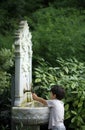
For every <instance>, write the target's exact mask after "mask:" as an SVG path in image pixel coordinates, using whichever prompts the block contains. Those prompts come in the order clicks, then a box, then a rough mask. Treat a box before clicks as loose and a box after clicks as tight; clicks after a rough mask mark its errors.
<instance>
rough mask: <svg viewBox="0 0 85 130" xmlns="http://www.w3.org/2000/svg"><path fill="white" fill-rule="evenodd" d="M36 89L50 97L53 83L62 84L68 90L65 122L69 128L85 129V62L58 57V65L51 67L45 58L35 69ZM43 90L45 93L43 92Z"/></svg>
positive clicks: (39, 93)
mask: <svg viewBox="0 0 85 130" xmlns="http://www.w3.org/2000/svg"><path fill="white" fill-rule="evenodd" d="M34 76H35V81H34V86H35V87H34V89H35V91H36V93H37V94H38V95H40V96H42V97H44V98H46V99H48V97H49V95H48V90H49V89H50V86H51V85H52V84H61V85H62V86H64V88H65V90H66V96H65V100H64V102H65V124H66V126H67V129H77V130H80V129H81V130H84V129H85V117H84V113H85V109H84V107H85V64H84V63H82V62H78V61H77V60H76V59H75V58H72V59H67V60H63V59H62V58H60V59H57V61H56V67H51V65H49V64H48V63H47V62H46V61H45V60H44V59H41V60H39V65H38V67H37V68H35V70H34ZM42 92H43V93H42Z"/></svg>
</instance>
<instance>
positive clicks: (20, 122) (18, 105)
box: [12, 21, 49, 130]
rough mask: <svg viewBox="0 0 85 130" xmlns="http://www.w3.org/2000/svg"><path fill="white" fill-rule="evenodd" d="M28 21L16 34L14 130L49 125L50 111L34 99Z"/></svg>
mask: <svg viewBox="0 0 85 130" xmlns="http://www.w3.org/2000/svg"><path fill="white" fill-rule="evenodd" d="M31 38H32V36H31V33H30V31H29V27H28V24H27V21H21V22H20V25H19V29H18V30H17V32H16V33H15V44H14V45H15V85H14V90H13V91H14V93H15V94H14V103H13V106H12V130H40V125H42V124H46V123H48V118H49V109H48V107H47V106H44V105H43V104H42V103H39V102H37V101H34V100H33V99H32V93H31V86H32V42H31Z"/></svg>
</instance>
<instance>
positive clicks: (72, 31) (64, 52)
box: [28, 7, 85, 65]
mask: <svg viewBox="0 0 85 130" xmlns="http://www.w3.org/2000/svg"><path fill="white" fill-rule="evenodd" d="M84 19H85V17H84V11H83V10H82V11H80V10H77V9H73V8H64V9H63V8H60V9H55V8H53V7H48V8H44V9H41V10H38V11H36V12H35V13H33V15H32V16H31V20H30V19H28V23H29V25H30V26H31V29H32V30H33V31H32V35H33V39H32V40H33V52H34V55H36V56H38V55H40V56H41V57H43V58H44V59H45V60H46V61H48V62H50V63H51V64H52V65H55V59H56V58H57V57H63V58H71V57H73V56H75V57H76V58H77V59H79V60H85V59H84V48H83V45H84V41H85V36H84V35H85V31H84V30H85V27H84ZM43 52H44V53H43Z"/></svg>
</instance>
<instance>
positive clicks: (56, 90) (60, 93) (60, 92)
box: [51, 85, 65, 100]
mask: <svg viewBox="0 0 85 130" xmlns="http://www.w3.org/2000/svg"><path fill="white" fill-rule="evenodd" d="M51 92H52V93H53V94H56V98H57V99H59V100H61V99H63V98H64V96H65V90H64V88H63V87H61V86H60V85H52V86H51Z"/></svg>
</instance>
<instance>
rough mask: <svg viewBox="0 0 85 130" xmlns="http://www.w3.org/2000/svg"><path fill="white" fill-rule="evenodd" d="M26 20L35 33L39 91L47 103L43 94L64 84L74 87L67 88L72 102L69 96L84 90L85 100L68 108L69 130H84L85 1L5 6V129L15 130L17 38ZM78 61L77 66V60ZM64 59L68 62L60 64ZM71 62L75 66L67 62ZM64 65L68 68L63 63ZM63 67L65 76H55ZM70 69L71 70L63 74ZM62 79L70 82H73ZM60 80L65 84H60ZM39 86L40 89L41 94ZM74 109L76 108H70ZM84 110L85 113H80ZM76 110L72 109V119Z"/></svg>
mask: <svg viewBox="0 0 85 130" xmlns="http://www.w3.org/2000/svg"><path fill="white" fill-rule="evenodd" d="M21 20H27V21H28V25H29V27H30V31H31V33H32V43H33V84H34V86H36V87H35V91H36V90H37V93H38V94H39V95H41V96H42V97H45V98H48V95H47V93H46V94H45V92H44V95H42V94H41V93H42V91H44V90H46V89H48V86H49V85H50V84H52V83H55V82H58V80H59V81H60V83H61V84H64V85H66V84H65V82H66V83H67V84H69V85H66V86H67V87H66V88H65V89H66V90H67V97H68V96H71V95H69V91H70V92H73V93H75V92H74V90H75V91H78V90H79V91H80V88H79V85H80V86H82V87H81V88H82V89H81V90H82V91H80V95H79V94H77V95H76V96H77V97H76V99H75V101H74V102H72V100H73V98H72V97H71V98H70V99H69V100H66V102H65V109H66V117H65V124H66V126H67V125H68V129H74V130H75V129H78V130H80V129H81V130H84V129H85V119H84V117H83V113H84V111H83V108H84V107H85V104H84V101H85V99H84V98H83V97H82V95H84V92H85V90H84V78H85V68H84V63H85V56H84V53H85V0H0V108H1V109H0V123H1V125H0V129H2V130H10V120H11V111H10V110H11V94H10V93H11V92H10V91H11V77H12V75H13V74H14V48H13V44H14V33H15V31H16V30H17V29H18V25H19V22H20V21H21ZM73 57H75V59H76V60H73ZM58 58H60V59H62V60H59V61H58V60H57V59H58ZM67 59H70V60H69V61H67ZM43 60H44V62H43ZM60 61H62V62H61V63H60ZM66 61H67V62H66ZM74 62H75V63H74ZM44 63H46V64H44ZM65 63H67V64H65ZM70 63H71V64H70ZM68 65H69V66H70V68H72V69H70V68H69V66H68ZM60 66H62V68H61V70H62V71H59V72H58V75H56V76H55V73H57V71H56V69H55V68H56V67H60ZM64 66H67V67H66V68H64V69H63V67H64ZM72 66H73V67H72ZM50 67H51V69H50ZM79 67H80V68H79ZM45 72H47V73H45ZM37 73H38V74H39V75H37ZM42 73H43V74H44V75H43V77H42ZM37 76H38V77H37ZM39 76H40V77H39ZM52 76H53V77H52ZM62 76H63V77H64V78H65V77H66V78H67V79H68V81H69V82H67V81H66V80H65V79H63V78H62ZM70 76H73V79H76V81H75V82H74V81H71V82H70V79H69V77H70ZM54 77H58V78H59V79H58V80H57V79H56V80H54V79H55V78H54ZM80 77H81V78H80ZM50 78H51V79H50ZM71 78H72V77H71ZM49 79H50V81H51V82H49ZM79 79H80V80H81V79H82V80H81V84H79V82H78V81H79ZM43 82H44V83H45V84H43ZM76 82H78V85H76V84H77V83H76ZM70 83H72V84H70ZM39 86H40V89H37V88H39ZM68 86H69V87H68ZM82 93H83V94H82ZM45 95H46V96H47V97H46V96H45ZM81 97H82V98H81ZM80 99H81V100H80ZM73 103H74V104H73ZM71 104H73V107H72V106H70V105H71ZM78 104H80V105H79V109H77V106H76V105H78ZM81 107H82V109H80V108H81ZM70 109H72V111H71V113H70ZM77 110H79V112H78V111H77ZM81 112H82V116H81V117H78V115H77V113H79V115H80V114H81ZM79 122H80V123H79ZM75 124H76V125H75Z"/></svg>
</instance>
